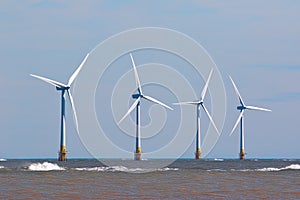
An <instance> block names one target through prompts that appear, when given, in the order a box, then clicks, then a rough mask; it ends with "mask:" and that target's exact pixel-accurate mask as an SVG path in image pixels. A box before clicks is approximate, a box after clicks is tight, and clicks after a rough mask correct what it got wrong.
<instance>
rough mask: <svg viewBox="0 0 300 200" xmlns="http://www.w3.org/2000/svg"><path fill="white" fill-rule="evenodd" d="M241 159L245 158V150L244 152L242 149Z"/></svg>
mask: <svg viewBox="0 0 300 200" xmlns="http://www.w3.org/2000/svg"><path fill="white" fill-rule="evenodd" d="M240 160H245V152H244V150H241V152H240Z"/></svg>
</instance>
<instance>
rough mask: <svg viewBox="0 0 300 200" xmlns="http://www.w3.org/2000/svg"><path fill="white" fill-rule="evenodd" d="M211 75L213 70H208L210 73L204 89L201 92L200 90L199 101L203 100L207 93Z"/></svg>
mask: <svg viewBox="0 0 300 200" xmlns="http://www.w3.org/2000/svg"><path fill="white" fill-rule="evenodd" d="M212 73H213V69H211V70H210V73H209V76H208V78H207V81H206V83H205V86H204V88H203V90H202V92H201V100H202V101H203V100H204V97H205V95H206V91H207V88H208V84H209V81H210V78H211V75H212Z"/></svg>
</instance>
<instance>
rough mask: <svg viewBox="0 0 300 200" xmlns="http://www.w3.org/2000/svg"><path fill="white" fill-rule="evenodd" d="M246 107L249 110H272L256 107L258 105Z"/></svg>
mask: <svg viewBox="0 0 300 200" xmlns="http://www.w3.org/2000/svg"><path fill="white" fill-rule="evenodd" d="M246 109H248V110H261V111H267V112H271V111H272V110H269V109H266V108H260V107H256V106H246Z"/></svg>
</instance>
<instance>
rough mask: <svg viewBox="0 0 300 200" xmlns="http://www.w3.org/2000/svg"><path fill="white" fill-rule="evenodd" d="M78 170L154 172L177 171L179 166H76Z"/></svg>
mask: <svg viewBox="0 0 300 200" xmlns="http://www.w3.org/2000/svg"><path fill="white" fill-rule="evenodd" d="M75 170H78V171H98V172H136V173H139V172H152V171H160V172H161V171H177V170H178V168H168V167H165V168H161V169H142V168H127V167H124V166H110V167H83V168H75Z"/></svg>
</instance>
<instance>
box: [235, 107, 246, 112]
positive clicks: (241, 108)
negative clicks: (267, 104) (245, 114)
mask: <svg viewBox="0 0 300 200" xmlns="http://www.w3.org/2000/svg"><path fill="white" fill-rule="evenodd" d="M236 109H238V110H240V111H242V110H245V109H247V108H246V107H245V106H237V107H236Z"/></svg>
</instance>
